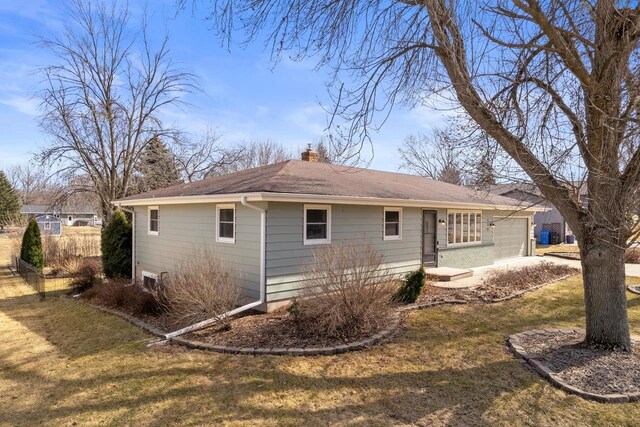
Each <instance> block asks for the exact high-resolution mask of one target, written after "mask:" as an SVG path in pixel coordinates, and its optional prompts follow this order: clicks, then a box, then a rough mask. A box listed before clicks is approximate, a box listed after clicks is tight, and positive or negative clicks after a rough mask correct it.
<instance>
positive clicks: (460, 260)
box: [438, 209, 534, 268]
mask: <svg viewBox="0 0 640 427" xmlns="http://www.w3.org/2000/svg"><path fill="white" fill-rule="evenodd" d="M454 210H455V209H454ZM446 211H447V210H446V209H443V210H441V211H439V212H438V218H440V217H442V218H443V219H446ZM509 215H514V216H524V217H529V218H531V217H532V214H531V213H522V212H511V211H498V210H483V211H482V243H481V244H475V245H473V244H471V245H465V246H448V245H447V236H446V227H440V228H443V229H445V230H443V231H442V232H439V233H438V241H439V245H438V267H455V268H473V267H480V266H483V265H489V264H493V262H494V261H495V260H496V253H495V252H496V251H495V246H494V229H493V228H491V227H490V226H489V224H490V223H491V222H495V221H497V220H498V218H496V217H507V216H509ZM533 252H534V251H532V252H530V254H532V253H533Z"/></svg>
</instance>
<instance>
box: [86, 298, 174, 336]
mask: <svg viewBox="0 0 640 427" xmlns="http://www.w3.org/2000/svg"><path fill="white" fill-rule="evenodd" d="M80 302H81V303H82V304H85V305H87V306H89V307H92V308H97V309H98V310H100V311H103V312H105V313H109V314H113V315H114V316H118V317H121V318H123V319H124V320H127V321H128V322H129V323H133V324H134V325H136V326H137V327H139V328H141V329H144V330H145V331H147V332H149V333H150V334H151V335H155V336H157V337H161V338H164V337H165V334H166V332H164V331H161V330H160V329H158V328H156V327H155V326H153V325H150V324H149V323H147V322H145V321H144V320H140V319H138V318H137V317H135V316H132V315H130V314H128V313H125V312H123V311H120V310H116V309H113V308H109V307H104V306H102V305H97V304H91V303H90V302H86V301H80Z"/></svg>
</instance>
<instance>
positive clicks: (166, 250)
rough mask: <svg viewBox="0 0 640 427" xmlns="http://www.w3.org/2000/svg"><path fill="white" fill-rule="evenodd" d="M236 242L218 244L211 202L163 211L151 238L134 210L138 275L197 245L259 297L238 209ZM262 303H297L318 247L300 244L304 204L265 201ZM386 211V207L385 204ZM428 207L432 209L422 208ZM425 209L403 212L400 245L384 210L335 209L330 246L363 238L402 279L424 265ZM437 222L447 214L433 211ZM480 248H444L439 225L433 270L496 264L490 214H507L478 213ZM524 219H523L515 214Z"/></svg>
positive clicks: (251, 220)
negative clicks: (389, 233)
mask: <svg viewBox="0 0 640 427" xmlns="http://www.w3.org/2000/svg"><path fill="white" fill-rule="evenodd" d="M235 205H236V242H235V244H229V243H218V242H216V241H215V214H216V205H215V204H184V205H165V206H160V207H159V209H160V224H159V235H158V236H153V235H148V233H147V229H148V218H147V215H148V207H147V206H142V207H136V208H135V211H136V277H137V278H140V274H141V272H142V270H145V271H149V272H151V273H155V274H158V275H159V274H160V273H162V272H168V273H169V274H170V273H171V272H172V271H175V268H176V267H177V265H178V264H179V262H180V259H181V257H183V256H186V255H188V254H189V252H190V251H191V250H194V249H197V248H198V247H201V246H206V247H210V248H213V249H214V250H216V251H217V252H219V253H220V254H221V255H222V256H223V257H224V258H225V259H226V260H227V261H228V262H229V263H231V264H232V266H233V268H234V269H235V270H236V271H237V272H238V274H239V275H240V277H241V278H242V280H243V283H244V288H245V293H246V295H247V296H248V297H250V298H258V296H259V283H260V214H259V212H257V211H254V210H252V209H249V208H245V207H243V206H242V205H241V204H240V203H236V204H235ZM259 206H261V207H263V208H267V242H266V255H265V256H266V281H267V301H269V302H273V301H280V300H286V299H290V298H292V297H294V296H295V295H296V293H297V289H298V286H299V285H300V283H301V282H302V281H303V280H304V276H303V271H304V266H305V264H307V263H309V262H311V260H312V259H313V250H314V249H316V248H321V247H322V246H323V245H304V244H303V207H304V204H303V203H275V202H272V203H269V204H268V205H267V204H266V203H263V204H259ZM390 207H391V206H390ZM425 209H429V208H425ZM422 210H423V209H422V208H407V207H405V208H403V209H402V211H403V214H402V239H400V240H384V239H383V212H384V207H383V206H358V205H332V215H331V222H332V224H331V225H332V227H331V229H332V232H331V240H332V242H341V241H353V240H360V241H362V240H367V241H369V242H371V243H372V244H373V246H374V248H375V249H376V250H378V251H379V252H381V253H382V254H383V256H384V263H385V273H387V274H404V273H406V272H408V271H412V270H415V269H417V268H419V267H420V265H421V262H422V259H421V257H422ZM434 210H437V212H438V215H437V216H438V220H440V219H442V220H445V221H446V219H447V210H446V209H434ZM482 214H483V228H482V236H483V238H482V240H483V241H482V244H479V245H469V246H464V247H462V246H458V247H447V227H446V226H441V225H438V226H437V241H438V265H439V266H451V267H462V268H469V267H477V266H480V265H487V264H491V263H493V261H494V259H495V255H494V247H493V230H492V229H491V227H489V226H488V224H489V223H490V222H491V221H493V220H494V216H496V215H499V216H506V215H508V214H510V212H501V211H483V212H482ZM518 215H519V216H523V214H518Z"/></svg>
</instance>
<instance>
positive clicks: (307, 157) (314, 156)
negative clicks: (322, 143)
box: [302, 144, 318, 162]
mask: <svg viewBox="0 0 640 427" xmlns="http://www.w3.org/2000/svg"><path fill="white" fill-rule="evenodd" d="M302 160H304V161H305V162H318V153H317V152H315V151H313V148H311V144H309V148H307V149H306V150H305V151H303V152H302Z"/></svg>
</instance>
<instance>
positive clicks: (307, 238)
mask: <svg viewBox="0 0 640 427" xmlns="http://www.w3.org/2000/svg"><path fill="white" fill-rule="evenodd" d="M303 233H304V234H303V237H304V239H303V243H304V244H305V245H316V244H322V243H331V206H329V205H304V229H303Z"/></svg>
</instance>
